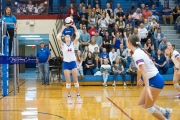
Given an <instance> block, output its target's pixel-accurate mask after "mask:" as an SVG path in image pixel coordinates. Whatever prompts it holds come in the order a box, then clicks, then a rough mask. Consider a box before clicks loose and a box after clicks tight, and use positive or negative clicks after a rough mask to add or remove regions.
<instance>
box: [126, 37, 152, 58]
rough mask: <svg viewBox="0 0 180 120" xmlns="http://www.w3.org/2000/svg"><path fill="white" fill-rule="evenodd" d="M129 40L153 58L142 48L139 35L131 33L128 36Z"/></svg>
mask: <svg viewBox="0 0 180 120" xmlns="http://www.w3.org/2000/svg"><path fill="white" fill-rule="evenodd" d="M128 42H131V44H132V45H133V46H134V47H137V48H140V49H141V50H142V51H144V52H145V53H146V54H147V55H148V56H149V57H150V58H151V59H152V60H153V58H152V57H151V55H150V54H149V53H148V52H147V51H146V50H144V49H143V48H142V46H141V42H140V40H139V37H138V36H137V35H131V36H129V38H128Z"/></svg>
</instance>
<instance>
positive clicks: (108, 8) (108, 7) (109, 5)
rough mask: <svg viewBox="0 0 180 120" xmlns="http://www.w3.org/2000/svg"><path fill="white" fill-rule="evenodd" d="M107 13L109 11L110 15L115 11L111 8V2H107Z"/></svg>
mask: <svg viewBox="0 0 180 120" xmlns="http://www.w3.org/2000/svg"><path fill="white" fill-rule="evenodd" d="M105 11H106V13H108V15H109V16H110V13H111V12H113V11H112V9H111V4H110V3H107V4H106V9H105Z"/></svg>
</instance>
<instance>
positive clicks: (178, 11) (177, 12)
mask: <svg viewBox="0 0 180 120" xmlns="http://www.w3.org/2000/svg"><path fill="white" fill-rule="evenodd" d="M172 14H173V18H174V20H176V19H177V18H178V16H180V9H179V5H176V6H175V8H174V9H173V13H172Z"/></svg>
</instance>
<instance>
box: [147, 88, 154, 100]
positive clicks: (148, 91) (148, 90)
mask: <svg viewBox="0 0 180 120" xmlns="http://www.w3.org/2000/svg"><path fill="white" fill-rule="evenodd" d="M146 89H147V93H148V95H149V97H150V99H151V100H152V101H153V96H152V93H151V91H150V89H149V87H147V88H146Z"/></svg>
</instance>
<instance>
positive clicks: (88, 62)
mask: <svg viewBox="0 0 180 120" xmlns="http://www.w3.org/2000/svg"><path fill="white" fill-rule="evenodd" d="M94 67H95V61H94V58H93V56H92V53H91V52H88V54H87V58H86V61H85V66H84V70H83V72H84V75H86V71H87V70H89V71H90V72H91V75H94V72H93V69H94Z"/></svg>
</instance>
